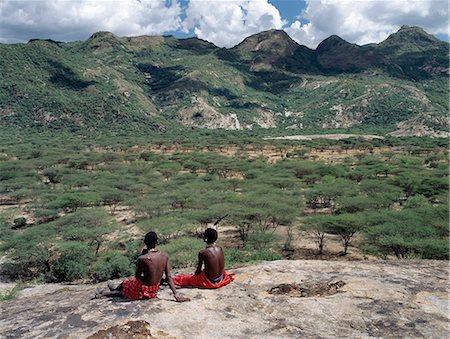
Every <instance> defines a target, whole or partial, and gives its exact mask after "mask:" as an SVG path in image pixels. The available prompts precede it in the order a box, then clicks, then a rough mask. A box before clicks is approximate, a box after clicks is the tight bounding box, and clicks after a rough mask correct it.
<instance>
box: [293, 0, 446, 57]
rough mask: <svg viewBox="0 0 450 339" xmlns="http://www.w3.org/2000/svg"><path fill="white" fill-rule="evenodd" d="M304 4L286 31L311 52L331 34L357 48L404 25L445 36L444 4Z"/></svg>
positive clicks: (325, 0)
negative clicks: (303, 7)
mask: <svg viewBox="0 0 450 339" xmlns="http://www.w3.org/2000/svg"><path fill="white" fill-rule="evenodd" d="M306 3H307V6H306V8H305V9H304V10H303V11H302V13H300V15H299V16H298V19H299V20H296V21H294V22H293V23H292V24H291V25H290V26H289V27H287V28H286V29H285V30H286V32H288V34H289V35H290V36H291V37H292V38H293V39H295V40H296V41H297V42H298V43H300V44H303V45H307V46H309V47H311V48H315V47H316V46H317V44H318V43H320V42H321V41H322V40H323V39H325V38H327V37H329V36H330V35H332V34H337V35H339V36H340V37H341V38H343V39H345V40H347V41H350V42H353V43H357V44H360V45H362V44H366V43H372V42H380V41H382V40H384V39H385V38H386V37H387V36H388V35H389V34H391V33H393V32H396V31H397V30H398V29H399V28H400V27H401V26H402V25H404V24H407V25H417V26H420V27H422V28H424V29H425V30H427V31H428V32H430V33H433V34H445V35H448V24H449V21H448V14H449V13H448V2H447V1H441V0H385V1H383V0H378V1H373V0H359V1H349V0H306ZM301 22H306V23H304V24H302V23H301Z"/></svg>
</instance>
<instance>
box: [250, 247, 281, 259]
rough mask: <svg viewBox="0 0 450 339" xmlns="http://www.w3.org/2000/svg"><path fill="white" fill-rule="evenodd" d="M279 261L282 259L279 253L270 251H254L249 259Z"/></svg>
mask: <svg viewBox="0 0 450 339" xmlns="http://www.w3.org/2000/svg"><path fill="white" fill-rule="evenodd" d="M281 259H283V256H282V255H281V254H280V253H277V252H275V251H273V250H270V249H264V250H259V251H255V252H253V253H251V254H250V257H249V260H250V261H273V260H281Z"/></svg>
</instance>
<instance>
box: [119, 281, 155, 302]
mask: <svg viewBox="0 0 450 339" xmlns="http://www.w3.org/2000/svg"><path fill="white" fill-rule="evenodd" d="M122 287H123V291H122V294H123V296H124V297H126V298H128V299H151V298H156V295H157V294H158V290H159V284H157V285H153V286H147V285H144V284H143V283H142V281H141V280H139V279H138V278H136V277H133V278H129V279H127V280H125V281H124V282H123V283H122Z"/></svg>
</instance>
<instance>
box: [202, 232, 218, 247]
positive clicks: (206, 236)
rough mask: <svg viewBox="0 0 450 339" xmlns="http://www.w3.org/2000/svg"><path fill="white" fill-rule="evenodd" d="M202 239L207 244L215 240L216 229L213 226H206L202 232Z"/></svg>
mask: <svg viewBox="0 0 450 339" xmlns="http://www.w3.org/2000/svg"><path fill="white" fill-rule="evenodd" d="M203 240H204V241H206V243H207V244H212V243H213V242H215V241H216V240H217V231H216V230H215V229H214V228H207V229H206V231H205V233H203Z"/></svg>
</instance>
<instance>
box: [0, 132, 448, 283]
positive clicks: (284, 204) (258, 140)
mask: <svg viewBox="0 0 450 339" xmlns="http://www.w3.org/2000/svg"><path fill="white" fill-rule="evenodd" d="M268 135H269V134H268V131H260V132H258V131H248V132H242V131H236V132H232V131H220V130H219V131H209V130H194V131H191V130H186V131H185V132H180V133H177V135H168V133H159V134H158V133H155V134H153V135H148V136H140V137H139V136H134V137H133V136H130V135H128V136H125V135H123V136H115V135H113V134H109V135H107V134H104V135H101V134H96V135H95V134H88V133H85V134H73V133H70V134H69V133H68V134H64V133H60V134H55V133H29V134H16V133H14V132H13V131H11V132H8V133H5V135H3V136H2V140H1V145H2V149H1V154H0V157H1V161H0V198H1V200H0V204H1V206H0V237H1V238H0V240H1V242H0V250H1V251H2V253H3V255H4V256H6V258H3V259H2V260H3V264H2V267H3V272H2V273H3V274H7V275H8V276H9V277H10V278H12V279H15V280H22V281H29V280H35V281H36V280H40V281H45V282H55V281H73V280H78V279H85V280H86V281H101V280H106V279H113V278H118V277H124V276H128V275H130V274H132V273H133V266H134V265H133V263H134V261H135V259H136V257H137V255H138V254H139V253H140V249H141V246H142V237H143V234H145V232H147V231H149V230H155V231H156V232H158V233H159V234H160V236H161V248H162V249H163V250H165V251H167V252H168V253H169V254H170V258H171V263H172V266H173V267H174V268H175V269H177V268H183V267H190V266H193V265H194V264H195V260H196V257H197V256H196V254H197V251H198V250H199V249H200V248H201V247H202V246H203V245H202V241H201V239H199V237H198V236H199V234H200V233H201V232H202V230H203V229H205V228H206V227H207V226H208V225H212V223H214V222H215V221H216V220H218V219H219V218H221V217H224V216H226V217H225V218H224V219H223V220H222V221H221V222H220V223H219V224H218V229H219V231H220V233H221V240H220V243H221V245H222V246H224V247H225V248H226V261H227V265H228V266H233V265H239V264H242V263H246V262H251V261H259V260H276V259H282V258H288V259H289V258H296V259H300V258H303V259H318V258H322V259H338V260H355V259H376V258H389V259H393V260H397V259H398V260H402V259H410V258H423V259H443V260H448V253H449V242H448V236H449V230H448V222H449V220H448V215H449V213H448V212H449V211H448V144H447V140H446V139H435V138H423V137H422V138H416V137H408V138H406V137H404V138H395V137H385V138H383V139H372V140H364V139H361V138H348V139H342V140H327V139H314V140H302V141H292V140H291V141H289V140H264V139H263V137H267V136H268Z"/></svg>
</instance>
